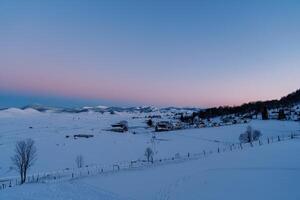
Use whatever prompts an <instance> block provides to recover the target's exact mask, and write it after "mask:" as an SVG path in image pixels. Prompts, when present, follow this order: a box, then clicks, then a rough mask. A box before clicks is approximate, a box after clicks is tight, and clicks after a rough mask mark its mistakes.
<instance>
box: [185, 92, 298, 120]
mask: <svg viewBox="0 0 300 200" xmlns="http://www.w3.org/2000/svg"><path fill="white" fill-rule="evenodd" d="M299 102H300V89H299V90H297V91H295V92H293V93H291V94H289V95H287V96H285V97H282V98H281V99H280V100H270V101H257V102H250V103H245V104H243V105H241V106H220V107H214V108H208V109H205V110H202V111H199V112H195V113H193V115H192V116H191V117H192V118H194V117H196V116H198V117H200V118H202V119H207V118H212V117H217V116H223V115H230V114H236V115H243V114H248V113H253V114H258V113H263V112H265V111H266V109H274V108H283V107H290V106H293V105H295V104H296V103H299Z"/></svg>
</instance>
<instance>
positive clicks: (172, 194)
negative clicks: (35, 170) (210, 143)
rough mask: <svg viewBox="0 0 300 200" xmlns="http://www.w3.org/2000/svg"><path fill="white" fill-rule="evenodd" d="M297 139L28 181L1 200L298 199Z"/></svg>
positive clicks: (1, 193)
mask: <svg viewBox="0 0 300 200" xmlns="http://www.w3.org/2000/svg"><path fill="white" fill-rule="evenodd" d="M299 152H300V141H299V140H289V141H285V142H280V143H274V144H270V145H264V146H261V147H255V148H251V149H247V150H244V151H239V152H230V153H223V154H214V155H213V156H209V157H207V158H205V159H200V160H196V161H187V162H184V163H178V164H171V165H164V166H160V167H156V168H150V169H144V170H134V171H122V172H120V173H116V174H113V175H106V176H96V177H89V178H85V179H79V180H75V181H69V182H61V183H48V184H28V185H24V186H19V187H16V188H10V189H6V190H3V191H0V199H11V200H14V199H16V200H17V199H18V200H19V199H24V200H25V199H26V200H27V199H28V200H29V199H33V200H35V199H44V200H50V199H61V200H65V199H73V200H81V199H84V200H86V199H89V200H94V199H95V200H96V199H112V200H113V199H145V200H147V199H149V200H150V199H151V200H155V199H157V200H167V199H172V200H181V199H190V200H198V199H211V200H214V199H216V200H217V199H231V200H239V199H244V200H253V199H262V200H265V199H272V200H277V199H278V200H282V199H290V200H296V199H299V198H300V191H299V190H298V185H299V184H300V161H299V159H297V158H298V157H299V156H300V153H299Z"/></svg>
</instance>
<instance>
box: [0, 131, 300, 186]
mask: <svg viewBox="0 0 300 200" xmlns="http://www.w3.org/2000/svg"><path fill="white" fill-rule="evenodd" d="M296 138H300V134H295V133H291V134H289V135H278V136H276V137H275V136H274V137H267V138H264V139H260V140H257V141H253V142H250V143H232V144H230V145H227V146H224V147H218V148H217V149H211V150H207V149H206V150H202V151H201V152H198V153H190V152H188V153H185V154H180V153H176V154H175V155H174V156H172V157H168V158H156V159H152V160H151V161H147V160H143V159H139V160H133V161H123V162H116V163H115V164H110V165H92V166H85V167H82V168H72V169H69V168H67V169H63V170H58V171H53V172H44V173H35V174H31V175H28V176H27V178H26V183H52V182H62V181H66V180H73V179H79V178H84V177H89V176H96V175H108V174H113V173H117V172H120V171H126V170H127V171H128V170H136V169H144V168H150V167H157V166H161V165H167V164H172V163H180V162H185V161H188V160H197V159H201V158H205V157H207V156H210V155H212V154H221V153H224V152H233V151H241V150H245V149H249V148H254V147H258V146H262V145H268V144H272V143H278V142H282V141H287V140H292V139H296ZM18 185H21V179H20V178H19V177H8V178H1V179H0V190H3V189H6V188H11V187H15V186H18Z"/></svg>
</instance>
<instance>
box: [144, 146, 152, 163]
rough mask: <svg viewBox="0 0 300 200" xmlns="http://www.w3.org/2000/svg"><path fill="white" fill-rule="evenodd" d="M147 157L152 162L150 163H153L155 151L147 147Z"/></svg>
mask: <svg viewBox="0 0 300 200" xmlns="http://www.w3.org/2000/svg"><path fill="white" fill-rule="evenodd" d="M145 156H146V158H147V161H148V162H150V161H152V162H153V151H152V149H151V148H150V147H147V149H146V151H145Z"/></svg>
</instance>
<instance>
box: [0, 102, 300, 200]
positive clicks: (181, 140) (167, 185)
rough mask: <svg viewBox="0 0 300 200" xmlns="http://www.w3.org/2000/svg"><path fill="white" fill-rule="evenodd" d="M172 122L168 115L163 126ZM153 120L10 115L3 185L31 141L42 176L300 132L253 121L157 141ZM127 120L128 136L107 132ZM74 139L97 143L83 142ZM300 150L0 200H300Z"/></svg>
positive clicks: (286, 124)
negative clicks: (254, 133) (18, 151)
mask: <svg viewBox="0 0 300 200" xmlns="http://www.w3.org/2000/svg"><path fill="white" fill-rule="evenodd" d="M157 112H158V111H156V112H155V114H157ZM150 114H153V113H150ZM159 114H161V113H159ZM169 114H170V113H164V115H163V118H162V119H161V120H164V119H165V118H167V117H166V116H168V115H169ZM146 115H149V113H129V112H118V113H117V114H110V113H104V114H101V113H95V112H86V113H76V114H74V113H53V112H45V113H40V112H38V111H36V110H34V109H31V108H28V109H25V110H20V109H8V110H2V111H0V127H1V128H0V158H1V159H0V180H1V178H5V177H11V176H17V173H16V171H14V170H12V168H11V167H12V164H11V161H10V156H12V155H13V150H14V146H15V143H16V142H17V141H19V140H22V139H25V138H32V139H34V140H35V142H36V146H37V150H38V160H37V162H36V164H35V165H34V166H33V167H32V169H31V170H30V172H29V173H30V174H34V173H43V172H52V171H56V170H63V169H66V168H70V169H72V168H75V167H76V166H75V158H76V156H77V155H82V156H83V158H84V164H85V165H89V166H92V165H111V164H114V163H120V162H122V161H131V160H137V159H144V158H145V157H144V151H145V149H146V148H147V147H151V148H152V149H154V151H155V155H154V158H156V159H158V158H170V157H172V156H174V155H175V154H176V153H179V154H180V155H186V154H187V153H201V152H202V151H203V150H206V151H209V150H213V151H215V150H216V149H217V148H222V147H228V145H231V144H234V143H238V142H239V141H238V138H239V135H240V134H241V133H243V132H244V131H245V130H246V127H247V126H249V125H251V126H252V127H253V128H254V129H258V130H260V131H261V132H262V134H263V136H262V137H263V139H266V138H268V137H276V136H277V135H289V134H291V133H299V129H300V124H299V122H293V121H277V120H268V121H262V120H252V121H251V122H250V123H247V124H237V125H230V126H221V127H213V128H197V129H184V130H177V131H170V132H162V133H158V134H156V140H153V139H152V136H153V134H154V133H153V129H149V128H147V125H146V123H145V121H146V118H145V116H146ZM121 120H126V121H128V123H129V132H128V133H114V132H110V131H106V130H107V129H108V128H110V125H111V124H113V123H115V122H119V121H121ZM133 132H135V133H136V134H132V133H133ZM74 134H93V135H94V137H93V138H89V139H85V138H79V139H76V140H75V139H74V138H73V137H72V136H73V135H74ZM66 135H69V136H70V137H69V138H66ZM299 142H300V141H299V140H289V141H284V142H280V143H276V144H270V145H263V146H261V147H255V148H251V149H247V150H244V151H239V152H230V153H222V154H214V155H211V156H208V157H206V158H205V159H199V160H196V161H187V162H184V163H177V164H168V165H162V166H157V167H154V168H150V169H149V168H148V169H140V170H129V171H121V172H118V173H115V174H108V175H99V176H95V177H88V178H84V179H78V180H72V181H62V182H59V183H45V184H25V185H24V186H19V187H13V188H9V189H5V190H2V191H0V199H20V197H22V198H21V199H46V200H47V199H63V200H64V199H160V200H165V199H174V200H177V199H299V197H300V192H298V190H297V188H296V187H297V185H298V184H299V181H298V180H300V179H299V178H300V162H299V161H298V160H299V159H295V158H298V157H299V154H300V153H299V152H300V145H299Z"/></svg>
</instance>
